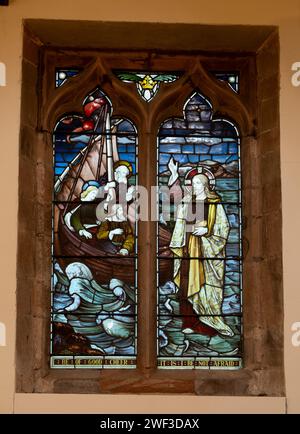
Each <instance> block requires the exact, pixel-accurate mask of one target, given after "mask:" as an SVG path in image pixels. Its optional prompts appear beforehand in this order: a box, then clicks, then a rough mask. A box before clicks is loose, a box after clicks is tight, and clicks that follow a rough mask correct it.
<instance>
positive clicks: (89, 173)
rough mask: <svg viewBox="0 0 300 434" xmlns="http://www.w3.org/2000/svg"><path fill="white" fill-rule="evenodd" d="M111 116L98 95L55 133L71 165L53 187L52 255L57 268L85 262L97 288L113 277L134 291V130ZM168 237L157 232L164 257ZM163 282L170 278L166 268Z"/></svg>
mask: <svg viewBox="0 0 300 434" xmlns="http://www.w3.org/2000/svg"><path fill="white" fill-rule="evenodd" d="M111 111H112V108H111V105H110V102H109V100H108V98H107V97H106V96H105V95H104V94H103V92H101V91H100V90H99V89H98V90H96V91H95V93H93V94H91V95H90V96H89V97H88V98H87V100H86V101H85V102H84V115H76V116H77V117H76V116H75V115H73V117H72V116H70V117H67V118H64V119H63V120H62V121H61V122H60V123H59V124H58V127H57V129H56V131H55V134H59V132H60V131H61V132H62V141H64V146H66V147H67V145H68V143H69V144H70V146H71V147H72V149H73V151H72V152H73V155H74V159H73V160H72V161H70V162H69V163H68V167H66V169H65V170H64V171H63V173H61V174H59V176H57V178H56V182H55V200H56V205H55V213H54V255H55V256H59V257H60V258H59V262H60V265H61V267H62V268H65V267H66V266H67V265H68V264H69V263H71V262H72V257H74V256H75V257H79V256H82V257H84V258H85V259H84V261H85V263H86V264H87V265H88V266H89V267H90V269H91V270H92V272H93V273H94V274H95V275H97V276H99V278H100V279H101V283H107V282H109V280H110V279H111V278H112V277H116V278H118V279H120V280H122V281H123V282H126V283H127V284H130V285H134V284H135V262H134V260H132V259H131V258H132V257H134V255H135V245H134V241H135V235H136V234H135V230H136V200H135V198H136V188H135V169H136V168H135V159H136V150H135V142H136V130H135V128H134V126H133V124H132V123H131V122H130V121H128V120H126V119H121V118H117V117H116V118H113V117H112V116H111ZM124 143H127V144H126V145H123V144H124ZM128 143H130V145H129V144H128ZM124 148H126V149H125V150H124ZM129 149H130V150H129ZM64 152H66V153H67V152H70V151H64ZM75 152H76V153H75ZM120 155H121V158H120ZM115 204H121V205H122V207H123V209H122V210H121V209H120V207H116V206H114V205H115ZM170 236H171V234H170V232H169V230H168V229H165V228H163V227H161V226H160V241H161V240H163V245H162V246H160V249H161V251H162V252H163V254H168V250H169V248H168V245H169V241H170ZM121 256H122V258H120V257H121ZM102 258H103V259H102ZM120 259H122V260H121V261H120ZM162 276H166V277H169V276H170V277H171V266H170V264H168V265H167V266H166V264H165V265H164V270H163V272H162Z"/></svg>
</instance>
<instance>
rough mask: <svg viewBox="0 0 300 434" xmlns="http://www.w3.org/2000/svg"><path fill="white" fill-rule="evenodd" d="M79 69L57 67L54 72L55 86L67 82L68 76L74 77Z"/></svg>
mask: <svg viewBox="0 0 300 434" xmlns="http://www.w3.org/2000/svg"><path fill="white" fill-rule="evenodd" d="M78 73H79V69H57V70H56V73H55V87H60V86H62V85H63V84H65V83H66V82H67V80H68V79H69V78H72V77H75V76H76V75H77V74H78Z"/></svg>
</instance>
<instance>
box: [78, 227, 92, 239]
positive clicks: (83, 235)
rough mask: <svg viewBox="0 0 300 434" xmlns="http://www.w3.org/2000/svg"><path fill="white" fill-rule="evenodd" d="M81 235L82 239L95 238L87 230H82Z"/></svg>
mask: <svg viewBox="0 0 300 434" xmlns="http://www.w3.org/2000/svg"><path fill="white" fill-rule="evenodd" d="M79 235H80V236H81V237H84V238H86V239H91V238H93V235H92V234H91V233H90V232H89V231H86V230H85V229H81V230H80V231H79Z"/></svg>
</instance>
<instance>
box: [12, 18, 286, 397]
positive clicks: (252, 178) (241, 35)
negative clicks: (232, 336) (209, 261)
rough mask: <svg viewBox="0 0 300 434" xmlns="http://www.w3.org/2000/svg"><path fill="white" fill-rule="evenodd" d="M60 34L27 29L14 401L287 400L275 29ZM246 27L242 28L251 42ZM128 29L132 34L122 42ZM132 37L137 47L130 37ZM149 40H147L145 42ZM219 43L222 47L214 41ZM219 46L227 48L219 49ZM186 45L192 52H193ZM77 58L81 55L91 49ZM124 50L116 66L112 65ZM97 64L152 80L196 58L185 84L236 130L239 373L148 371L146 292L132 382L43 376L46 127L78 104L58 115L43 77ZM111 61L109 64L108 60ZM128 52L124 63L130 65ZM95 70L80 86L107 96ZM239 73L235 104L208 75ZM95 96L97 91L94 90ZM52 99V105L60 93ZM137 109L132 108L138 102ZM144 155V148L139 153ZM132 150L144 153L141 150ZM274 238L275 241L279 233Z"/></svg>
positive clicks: (126, 377)
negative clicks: (163, 69)
mask: <svg viewBox="0 0 300 434" xmlns="http://www.w3.org/2000/svg"><path fill="white" fill-rule="evenodd" d="M68 26H69V27H70V26H71V27H72V29H73V30H74V29H75V28H76V26H78V22H67V24H66V23H65V22H61V21H47V22H45V20H27V21H26V22H25V28H24V49H23V59H22V62H23V76H22V101H21V129H20V172H19V180H20V182H19V219H18V220H19V228H18V258H17V261H18V266H17V270H18V275H17V282H18V284H17V343H16V345H17V346H16V352H17V368H16V369H17V383H16V388H17V392H40V393H180V394H181V393H187V394H196V395H248V396H283V395H284V371H283V286H282V257H281V255H282V240H281V181H280V143H279V72H278V71H279V42H278V31H277V28H276V27H270V26H269V27H267V26H255V29H254V26H201V25H181V24H176V25H167V24H145V23H143V24H142V25H139V24H138V23H100V22H99V23H94V22H92V23H89V22H83V25H82V24H81V26H80V28H79V27H77V33H76V34H77V35H78V34H80V35H81V36H82V38H80V39H79V38H78V41H76V39H77V37H76V38H75V39H74V40H71V39H70V37H69V36H68V30H69V29H68ZM93 26H98V27H97V29H98V32H97V36H98V39H97V38H95V40H91V39H89V40H86V36H85V35H84V33H85V32H84V29H83V28H82V27H84V28H85V29H86V28H93ZM172 26H173V27H172ZM174 26H176V31H177V34H178V32H179V33H180V26H183V27H184V29H182V30H183V31H184V34H185V35H187V36H186V37H185V38H182V40H181V41H180V44H177V45H174ZM212 27H213V28H214V29H212ZM224 27H225V29H224ZM248 27H250V29H248V33H247V28H248ZM58 29H59V31H58ZM108 29H109V32H110V36H111V38H110V39H109V41H108V40H105V38H101V37H100V36H101V35H100V36H99V32H102V34H106V32H107V30H108ZM124 29H127V30H128V31H127V33H126V35H127V36H126V37H125V38H124ZM212 30H214V31H213V32H212ZM250 30H251V31H250ZM78 32H79V33H78ZM163 32H165V33H163ZM224 32H225V33H224ZM137 34H138V35H141V37H140V38H136V35H137ZM150 34H151V38H150V37H149V38H147V35H150ZM224 34H225V35H227V38H222V35H224ZM122 35H123V36H122ZM132 35H135V40H138V41H139V44H140V45H141V46H134V47H133V46H130V43H132V42H131V41H133V40H134V38H133V37H132ZM208 36H209V37H210V39H208ZM68 37H69V39H68ZM162 37H163V48H162V49H161V48H157V47H161V42H160V41H161V40H162V39H161V38H162ZM59 38H60V39H59ZM251 38H252V39H251ZM223 39H225V40H226V42H224V41H223ZM99 40H103V46H96V45H97V44H98V45H99V42H97V41H99ZM208 40H209V41H210V42H209V44H207V45H209V46H208V47H207V45H203V44H205V41H208ZM237 40H238V42H237ZM49 41H51V42H49ZM203 41H204V42H203ZM220 41H223V42H222V43H223V44H225V45H226V44H228V46H225V45H224V46H221V45H222V44H221V42H220ZM237 43H239V44H240V49H238V46H236V44H237ZM81 44H82V45H83V46H81ZM105 44H106V45H105ZM135 44H136V42H135ZM191 44H194V45H193V46H192V47H191ZM251 44H252V45H251ZM178 45H179V46H178ZM118 46H120V47H121V48H122V50H119V51H118V55H117V56H116V52H115V51H114V50H116V48H117V47H118ZM57 47H59V48H57ZM84 47H89V50H86V49H84ZM90 47H91V48H90ZM174 47H176V49H175V48H174ZM220 47H221V49H220ZM231 47H232V48H231ZM78 50H80V56H78V54H79V51H78ZM122 51H123V56H122V55H120V54H121V52H122ZM101 53H102V56H104V57H105V56H108V57H110V61H111V62H112V63H113V62H114V61H115V64H116V65H118V64H120V59H121V58H122V59H123V60H122V62H123V64H122V67H124V68H125V66H126V64H127V65H128V67H132V65H133V64H134V62H138V63H137V64H140V65H141V64H143V65H147V66H150V67H152V68H153V69H155V67H158V66H159V65H161V63H160V62H162V63H163V62H165V65H166V64H168V65H169V69H170V70H172V69H174V66H175V65H178V60H176V59H178V58H179V57H180V56H181V60H182V59H183V58H185V59H187V64H188V63H189V62H188V57H189V56H193V59H194V58H195V56H196V57H197V58H198V59H199V62H198V65H197V67H196V69H195V71H194V74H192V72H191V77H192V83H193V84H194V86H195V85H197V80H199V82H198V83H199V84H198V87H199V89H200V90H201V91H202V92H203V94H204V95H205V96H208V97H209V98H210V99H211V100H212V102H213V106H214V109H215V110H216V111H220V112H222V114H226V115H228V116H230V117H232V119H233V120H235V122H236V123H237V124H238V125H239V126H240V128H241V131H242V146H241V149H242V167H243V200H244V204H243V215H244V221H243V249H244V256H245V260H244V268H243V270H244V282H243V283H244V284H243V287H244V297H243V299H244V300H243V303H244V360H245V367H244V368H243V369H242V370H240V371H201V370H186V371H185V370H180V371H179V370H178V371H177V370H168V371H166V370H157V369H156V368H155V358H156V355H155V339H154V338H155V321H151V320H150V321H149V320H147V318H151V317H152V315H151V312H152V310H151V309H153V300H154V298H155V296H156V294H155V292H154V294H153V296H151V297H150V301H149V296H147V291H144V294H142V297H144V302H145V304H146V310H142V309H140V308H139V309H140V310H139V313H140V328H139V344H138V345H139V348H140V349H142V350H143V351H141V355H140V356H139V358H138V369H136V370H132V371H131V372H128V370H121V369H113V370H106V369H105V370H101V371H98V370H95V371H94V370H51V369H50V368H49V320H50V318H49V316H50V315H49V309H50V302H49V301H50V295H49V282H50V270H51V267H50V260H51V258H50V242H51V199H50V197H51V191H52V142H51V128H52V126H53V122H54V119H57V117H58V115H59V113H58V112H57V111H56V110H62V111H67V110H66V109H67V106H68V104H69V107H73V110H74V109H76V104H79V101H80V95H77V98H76V97H74V98H73V100H70V98H69V100H68V99H67V98H66V99H65V101H66V103H65V105H63V104H58V102H59V98H60V97H61V94H62V93H63V92H65V91H64V90H63V87H64V86H62V91H61V94H59V96H55V95H54V93H55V92H56V91H55V89H54V88H51V85H50V84H49V83H50V81H49V80H48V77H49V76H50V75H51V74H52V71H51V68H54V62H53V59H55V62H57V61H58V59H61V62H62V64H61V65H62V66H64V67H65V66H71V63H68V65H66V64H65V60H66V58H67V56H69V59H70V57H72V56H73V62H76V63H74V64H73V65H72V66H77V65H78V64H82V66H84V65H87V64H90V62H91V57H92V58H95V56H96V57H97V56H100V54H101ZM109 53H111V54H112V55H111V56H109ZM129 53H131V54H130V55H129V56H128V54H129ZM141 53H144V54H143V55H142V54H141ZM151 53H155V54H154V55H153V54H151ZM156 53H158V55H156ZM126 58H127V60H125V59H126ZM113 59H115V60H113ZM162 59H164V60H162ZM166 59H167V60H166ZM47 62H48V63H47ZM69 62H70V61H69ZM176 62H177V63H176ZM123 65H124V66H123ZM102 67H103V64H102V63H101V61H98V62H95V61H94V66H93V68H90V71H91V72H90V73H91V76H88V77H87V83H91V84H92V83H95V84H97V81H98V83H99V80H102V85H103V86H104V90H105V86H107V88H109V86H110V84H109V83H110V79H109V77H107V75H106V74H104V75H103V74H101V71H102V69H101V68H102ZM235 68H237V69H238V70H240V71H241V73H242V74H243V76H244V79H245V81H244V85H243V84H242V82H241V92H240V96H238V97H236V96H234V95H233V92H231V91H229V90H228V89H227V87H226V85H225V84H224V85H223V84H220V83H217V82H216V81H215V80H213V78H212V77H211V76H210V75H209V74H207V72H206V71H208V70H221V69H225V70H226V69H235ZM146 69H147V68H146ZM177 69H178V68H177ZM102 72H103V71H102ZM101 77H102V78H101ZM197 77H198V78H197ZM200 78H201V79H200ZM75 80H76V78H75V79H74V81H75ZM53 82H54V74H53ZM181 85H183V86H186V89H185V90H186V91H187V90H188V88H189V86H190V84H189V83H188V82H187V83H185V84H182V83H181ZM53 86H54V85H53ZM243 86H244V87H243ZM91 88H93V86H92V85H91ZM89 90H90V88H88V87H87V88H85V89H83V90H82V93H83V94H86V93H87V92H88V91H89ZM118 90H120V89H115V92H116V91H118ZM160 92H165V94H164V95H163V97H164V98H162V100H164V101H165V103H164V104H163V105H162V106H161V107H159V104H157V107H156V108H155V107H153V104H154V101H155V100H153V104H152V108H151V110H156V113H157V114H158V119H157V122H158V123H159V122H160V120H163V119H165V118H166V117H168V114H172V115H174V107H173V108H172V110H171V112H170V111H169V110H170V109H169V107H170V104H168V101H169V102H170V101H173V100H172V95H171V94H170V95H168V94H167V91H165V89H163V88H161V90H160ZM71 93H72V92H70V95H71ZM171 93H172V92H171ZM56 94H57V95H58V93H57V92H56ZM129 94H130V92H129V91H128V94H127V95H124V98H126V97H128V98H129V99H130V95H129ZM182 95H183V97H182V100H184V97H185V93H184V92H183V93H182ZM122 100H124V99H123V98H121V101H120V104H119V107H116V110H118V109H119V112H120V113H121V112H122V104H123V106H124V101H123V103H122ZM225 100H226V101H225ZM61 101H62V100H61ZM157 101H160V99H157ZM227 101H228V104H227V103H226V102H227ZM133 103H135V104H136V102H134V101H133ZM224 104H225V106H224ZM175 105H176V110H177V114H178V115H179V116H180V115H181V114H180V113H179V110H180V109H181V110H182V101H181V100H180V98H178V100H176V104H175ZM173 106H174V104H173ZM133 107H134V106H133ZM149 107H150V106H149ZM58 108H59V109H58ZM135 108H137V107H134V108H133V109H132V116H131V117H133V120H134V112H136V110H135ZM139 110H142V108H139ZM176 110H175V113H176ZM160 116H161V118H160ZM137 120H138V119H137ZM151 135H152V136H153V132H152V133H151V131H149V130H148V129H147V125H146V124H145V125H143V131H142V139H143V141H141V140H140V141H139V142H140V143H149V144H150V146H151V143H153V137H151ZM144 148H145V149H147V146H145V147H144ZM140 151H141V152H143V150H141V149H140ZM145 152H146V151H145ZM149 158H150V161H151V163H150V164H151V165H152V164H153V167H154V168H155V161H156V152H154V155H152V154H149ZM249 162H250V163H251V164H249ZM147 172H148V171H147ZM154 177H155V169H154V170H153V174H150V175H148V177H147V178H146V177H145V179H144V183H145V184H146V185H151V182H152V181H153V179H154ZM142 183H143V181H142ZM154 183H155V181H154ZM152 184H153V183H152ZM49 199H50V200H49ZM274 227H276V228H278V230H277V231H275V230H274ZM142 230H143V233H144V231H146V232H145V233H147V234H148V235H149V239H150V240H151V239H152V240H153V239H154V237H155V230H154V228H153V226H151V225H150V226H149V225H148V226H147V225H145V227H144V228H142ZM150 243H151V241H150ZM147 252H148V250H147V248H145V246H144V248H143V247H142V246H141V249H140V255H141V256H142V259H141V261H143V257H144V260H146V258H145V257H146V255H147V256H148V259H147V261H148V263H147V264H148V265H147V270H148V274H149V275H151V273H149V269H150V271H151V267H152V271H154V267H155V262H153V261H152V260H153V257H152V256H153V255H155V250H154V249H153V255H152V256H151V255H148V254H147ZM151 258H152V259H151ZM151 261H152V262H151ZM152 280H153V279H152ZM148 284H149V285H150V286H149V287H151V286H153V281H152V282H151V278H149V279H148ZM147 300H148V301H147ZM275 318H276V320H274V319H275ZM151 333H152V335H153V333H154V335H153V336H154V338H153V339H147V340H146V339H143V336H150V335H151Z"/></svg>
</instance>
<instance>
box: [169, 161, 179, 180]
mask: <svg viewBox="0 0 300 434" xmlns="http://www.w3.org/2000/svg"><path fill="white" fill-rule="evenodd" d="M168 168H169V170H170V172H171V175H172V176H176V175H177V174H178V161H175V160H174V158H173V157H171V158H170V160H169V162H168Z"/></svg>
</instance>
